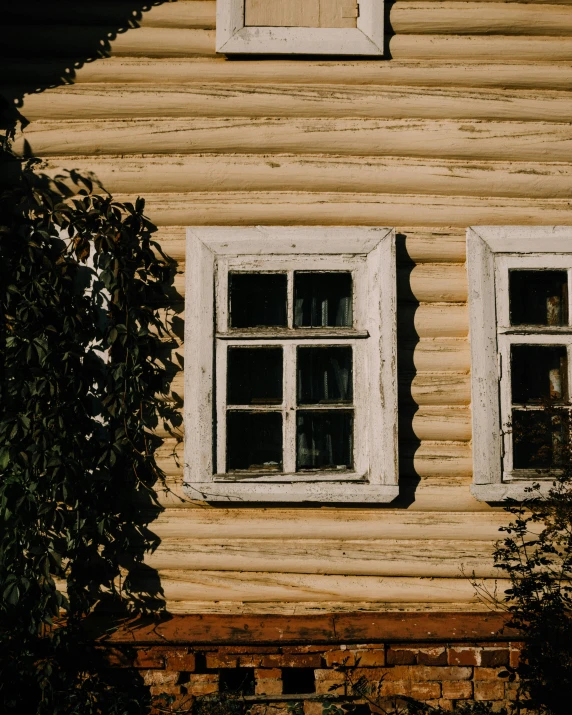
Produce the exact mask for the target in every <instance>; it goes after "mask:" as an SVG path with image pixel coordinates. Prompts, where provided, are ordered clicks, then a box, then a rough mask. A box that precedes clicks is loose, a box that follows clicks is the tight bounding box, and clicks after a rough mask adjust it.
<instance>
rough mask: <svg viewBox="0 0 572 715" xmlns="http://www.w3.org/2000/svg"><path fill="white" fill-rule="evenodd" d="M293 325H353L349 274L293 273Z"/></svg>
mask: <svg viewBox="0 0 572 715" xmlns="http://www.w3.org/2000/svg"><path fill="white" fill-rule="evenodd" d="M294 325H295V327H297V328H302V327H304V328H310V327H311V328H316V327H332V328H334V327H335V328H338V327H346V328H349V327H351V326H352V325H353V315H352V274H351V273H296V274H295V275H294Z"/></svg>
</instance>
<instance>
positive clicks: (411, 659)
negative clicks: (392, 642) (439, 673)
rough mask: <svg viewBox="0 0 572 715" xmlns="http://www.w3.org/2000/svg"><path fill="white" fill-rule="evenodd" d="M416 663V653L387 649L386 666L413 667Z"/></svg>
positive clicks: (406, 650)
mask: <svg viewBox="0 0 572 715" xmlns="http://www.w3.org/2000/svg"><path fill="white" fill-rule="evenodd" d="M416 662H417V651H415V650H410V649H409V648H388V649H387V664H388V665H415V663H416Z"/></svg>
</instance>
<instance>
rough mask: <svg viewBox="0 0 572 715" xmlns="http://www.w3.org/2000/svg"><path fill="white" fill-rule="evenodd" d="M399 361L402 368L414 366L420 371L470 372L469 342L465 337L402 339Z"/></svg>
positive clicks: (406, 368)
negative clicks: (416, 340) (411, 340)
mask: <svg viewBox="0 0 572 715" xmlns="http://www.w3.org/2000/svg"><path fill="white" fill-rule="evenodd" d="M398 310H401V308H398ZM398 324H399V323H398ZM401 325H403V324H402V323H401V324H400V326H401ZM398 361H399V368H400V369H402V370H408V369H409V370H411V369H412V368H414V369H415V370H416V371H417V372H419V373H423V372H455V373H457V372H460V373H463V372H464V373H468V372H469V371H470V369H471V354H470V349H469V343H468V341H467V340H465V339H451V338H435V339H432V340H431V339H429V340H428V339H422V340H419V342H416V343H408V342H405V341H403V342H401V341H400V344H399V352H398Z"/></svg>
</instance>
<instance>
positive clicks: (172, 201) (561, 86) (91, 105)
mask: <svg viewBox="0 0 572 715" xmlns="http://www.w3.org/2000/svg"><path fill="white" fill-rule="evenodd" d="M113 5H114V9H113V12H114V13H116V15H117V16H120V15H121V13H122V12H124V10H125V6H123V5H122V4H121V3H120V2H117V3H114V4H113ZM66 6H67V8H68V10H69V7H70V6H71V5H70V3H68V2H67V0H65V2H62V3H61V6H60V7H59V8H58V9H57V13H56V14H55V15H52V16H50V17H49V18H48V17H47V16H46V12H45V8H43V7H42V8H40V7H39V9H38V14H37V15H36V16H35V17H34V18H27V17H22V16H21V15H19V14H18V13H19V8H18V7H17V6H14V7H12V8H10V9H9V14H8V15H7V16H6V18H7V19H8V21H9V22H12V23H13V24H19V25H20V26H21V29H20V30H18V29H17V28H12V29H13V31H11V32H10V33H7V37H6V42H5V44H4V46H3V48H2V50H1V52H2V54H3V55H4V56H12V57H14V59H13V61H12V65H11V66H12V70H13V71H11V72H10V77H11V79H10V81H11V82H13V83H14V85H21V86H27V87H29V86H30V82H34V83H36V82H37V83H41V82H42V78H45V77H50V78H51V79H53V76H54V75H53V72H54V69H57V70H58V71H61V68H62V66H63V64H65V62H64V60H62V59H61V58H60V59H59V60H58V59H54V57H55V56H56V55H57V53H58V52H59V53H60V54H61V57H63V58H65V57H72V56H73V55H74V53H75V52H77V51H78V49H81V47H82V43H83V42H84V41H85V38H86V37H89V36H93V31H94V28H98V27H99V26H100V24H101V23H102V18H104V17H105V16H106V12H107V10H106V9H105V8H104V7H103V5H101V4H97V6H94V7H92V6H91V5H89V6H88V5H85V6H84V5H82V6H81V7H79V8H76V7H75V5H74V13H73V16H74V18H75V19H74V23H75V25H74V27H73V28H69V27H67V26H66V25H65V22H66V21H67V20H66V19H65V18H66ZM58 13H59V14H58ZM107 17H108V15H107ZM389 19H390V22H391V26H392V30H393V32H394V33H395V35H394V36H392V37H391V38H390V41H389V51H390V55H391V58H392V59H391V60H389V61H386V60H383V61H375V62H372V61H346V60H344V61H341V62H339V61H337V60H336V59H335V58H333V59H329V60H326V61H324V60H312V59H295V60H288V59H284V60H272V59H264V60H259V61H226V60H225V59H224V58H222V57H216V56H215V50H214V48H215V42H214V34H215V33H214V21H215V3H214V2H213V1H212V0H185V1H184V2H176V3H164V4H163V5H159V6H154V7H153V8H152V9H151V10H150V11H149V12H143V13H142V14H141V16H140V17H135V18H134V19H133V23H134V24H138V25H141V27H139V28H135V29H131V30H128V31H127V32H119V33H118V34H117V36H115V37H114V36H113V33H112V36H111V37H110V38H109V40H110V46H111V54H112V56H111V57H108V58H106V59H101V60H99V61H96V62H91V63H87V64H85V65H84V66H83V67H81V68H77V69H74V70H73V71H72V73H71V75H70V76H73V77H74V80H75V84H72V85H68V86H65V87H60V88H54V89H51V90H48V91H46V92H43V93H39V94H32V95H30V96H28V97H26V99H25V101H24V106H23V107H22V112H23V114H24V115H25V116H27V117H28V118H30V119H31V120H32V122H31V124H30V126H29V127H27V128H26V130H25V133H24V135H23V137H19V139H18V142H17V145H16V146H17V147H18V148H19V149H20V150H23V148H24V144H23V139H24V138H25V139H26V140H27V141H28V142H29V145H30V146H31V148H32V150H33V151H34V152H36V153H37V154H39V155H40V156H42V157H43V158H45V159H46V164H45V169H46V171H47V172H48V173H49V174H51V175H54V174H55V173H57V172H58V171H60V170H61V169H76V170H78V171H80V172H92V173H93V175H94V177H95V178H96V179H97V180H98V181H99V182H100V183H101V185H102V186H103V187H105V188H106V189H108V190H110V191H111V192H112V193H114V194H115V195H116V198H118V199H120V200H129V201H132V200H133V199H134V198H135V196H136V195H138V194H142V195H144V196H145V197H146V198H147V210H148V213H149V215H150V217H151V218H152V220H154V221H155V222H156V223H158V224H159V226H160V230H159V232H158V234H157V238H158V240H159V242H160V244H161V246H162V247H163V248H164V250H166V251H167V253H169V254H170V255H172V256H173V258H174V259H175V260H176V261H177V263H178V266H177V270H178V275H177V276H176V279H175V285H174V300H175V301H176V302H175V303H174V304H173V307H174V309H175V310H176V312H177V319H178V321H179V322H178V324H177V325H175V326H174V330H175V333H176V334H175V335H174V336H173V337H172V338H170V339H169V343H170V345H171V347H172V348H173V350H174V351H175V350H176V351H177V353H178V354H179V355H181V354H182V353H181V351H182V348H183V346H182V343H181V329H180V328H181V325H182V321H184V311H183V304H182V300H183V299H184V280H183V278H184V272H185V270H186V269H188V268H189V267H188V266H186V265H185V252H184V249H185V233H184V231H185V226H187V225H208V224H215V225H216V224H222V225H251V224H257V223H259V224H267V225H268V224H286V225H303V224H309V225H370V224H371V225H389V226H396V227H397V228H398V301H399V305H398V322H399V331H398V337H399V340H398V362H399V365H398V369H399V372H398V376H399V399H400V450H399V458H400V487H401V494H400V497H399V498H398V499H397V500H396V501H395V502H394V503H393V504H390V505H384V506H383V507H382V508H379V509H362V508H356V509H353V508H352V509H350V508H344V506H343V505H337V506H336V507H334V508H329V509H320V508H317V507H315V506H313V507H305V508H303V509H293V508H288V507H287V506H285V507H281V508H278V509H277V508H274V507H271V506H269V507H268V508H266V509H264V508H260V506H258V507H257V508H244V509H241V508H238V507H232V508H216V509H215V508H211V507H208V506H206V505H204V504H200V503H196V502H191V501H189V500H188V499H187V498H186V497H184V495H183V492H182V473H183V472H182V460H183V456H182V441H181V440H182V438H183V430H177V431H176V434H177V435H178V436H177V437H174V436H173V437H171V436H169V437H167V438H166V439H165V443H164V445H163V447H162V448H161V450H160V452H159V455H158V457H159V464H160V466H161V467H162V468H163V469H164V470H165V473H166V476H167V483H168V486H169V488H170V489H171V490H172V491H171V492H170V493H162V494H161V501H162V503H163V504H164V505H165V506H166V507H167V509H166V511H165V512H164V513H163V514H162V515H161V516H160V517H159V519H158V520H157V521H155V522H154V523H153V524H152V527H151V528H152V529H153V530H154V531H156V533H157V534H158V535H159V537H160V538H161V539H162V544H161V546H160V547H159V549H158V550H157V551H156V553H155V554H154V555H152V556H151V557H150V559H149V562H148V563H149V565H150V566H151V567H156V568H158V569H159V573H160V577H161V583H162V586H163V587H164V589H165V593H166V596H167V598H168V599H169V608H170V610H171V611H179V612H185V611H187V612H198V613H208V612H212V613H215V612H219V613H220V612H223V613H224V612H226V613H245V612H250V613H262V612H266V613H277V612H280V613H288V612H297V613H300V612H301V613H319V612H321V611H324V612H336V611H339V612H341V613H344V612H346V611H348V610H352V609H353V610H356V609H359V610H364V611H366V612H367V611H371V610H372V609H377V610H380V609H389V610H399V609H405V610H415V611H423V610H427V609H431V610H435V611H439V610H444V611H446V610H455V609H462V610H467V611H472V610H479V609H480V610H482V604H480V603H479V602H478V600H477V598H476V596H475V591H474V589H473V586H472V585H471V583H470V582H469V580H468V579H467V578H465V577H463V575H462V574H461V572H460V568H461V566H462V565H463V566H464V567H465V569H466V572H467V573H472V572H473V570H474V571H475V573H476V574H477V576H479V577H482V578H484V579H485V583H486V585H487V587H488V588H490V589H491V590H492V589H493V588H494V587H495V581H494V576H495V575H496V574H495V571H494V570H493V568H492V563H491V558H490V554H491V550H492V548H493V544H494V542H495V540H496V539H498V538H499V536H501V535H502V534H499V532H498V527H499V526H500V525H503V524H506V522H507V516H506V514H504V512H502V511H501V510H499V509H498V508H496V507H491V506H490V505H488V504H486V503H484V502H479V501H477V500H476V499H475V498H474V497H472V496H471V494H470V491H469V487H470V483H471V478H472V447H471V409H470V400H471V397H470V367H471V366H470V360H469V350H468V316H467V306H466V299H467V280H466V275H465V266H464V262H465V237H464V229H465V227H466V226H467V225H478V224H523V225H539V224H570V223H571V218H570V216H571V214H570V195H571V189H572V128H571V125H570V116H571V114H572V111H571V110H572V94H571V92H570V90H571V87H572V2H571V1H569V0H567V1H566V2H545V1H542V2H525V3H503V2H496V1H495V0H483V1H482V2H462V1H460V0H459V1H457V0H453V1H446V2H441V1H439V0H428V1H425V2H410V1H406V0H397V2H395V3H393V4H392V6H391V9H390V17H389ZM48 20H49V24H50V33H46V32H45V31H44V29H45V28H44V25H45V24H46V21H48ZM31 25H34V27H31ZM18 33H20V35H19V34H18ZM21 33H26V38H27V41H28V42H29V40H30V38H32V37H33V36H35V37H36V40H37V42H36V50H35V51H36V53H37V57H36V58H35V59H34V58H27V59H26V60H22V59H21V58H19V57H18V51H19V46H20V45H19V41H20V40H19V38H21V36H22V35H21ZM34 33H35V35H34ZM58 33H59V35H58ZM58 36H61V37H62V39H63V41H62V43H61V44H60V45H59V46H58V47H59V49H57V50H53V52H54V54H53V56H52V58H51V59H45V57H44V55H43V53H44V52H45V49H46V47H47V46H48V45H49V44H50V43H51V44H52V46H53V41H54V37H55V38H57V37H58ZM50 51H52V50H50ZM103 51H105V50H103ZM70 64H71V63H70ZM70 69H71V67H70ZM74 73H75V74H74ZM181 377H182V375H181V374H180V373H179V374H178V375H176V376H175V379H174V381H173V384H172V386H171V387H172V390H173V392H175V393H177V394H178V396H179V397H180V396H182V395H183V388H182V382H181ZM187 397H188V398H189V396H187ZM165 399H171V398H170V396H165ZM190 399H192V397H191V398H190ZM163 436H166V435H165V432H163ZM499 586H500V590H501V591H502V588H504V584H500V585H499ZM364 642H365V641H364Z"/></svg>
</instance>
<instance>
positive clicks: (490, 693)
mask: <svg viewBox="0 0 572 715" xmlns="http://www.w3.org/2000/svg"><path fill="white" fill-rule="evenodd" d="M475 700H504V683H503V682H502V680H499V681H496V682H495V681H487V680H485V681H479V682H476V683H475Z"/></svg>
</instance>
